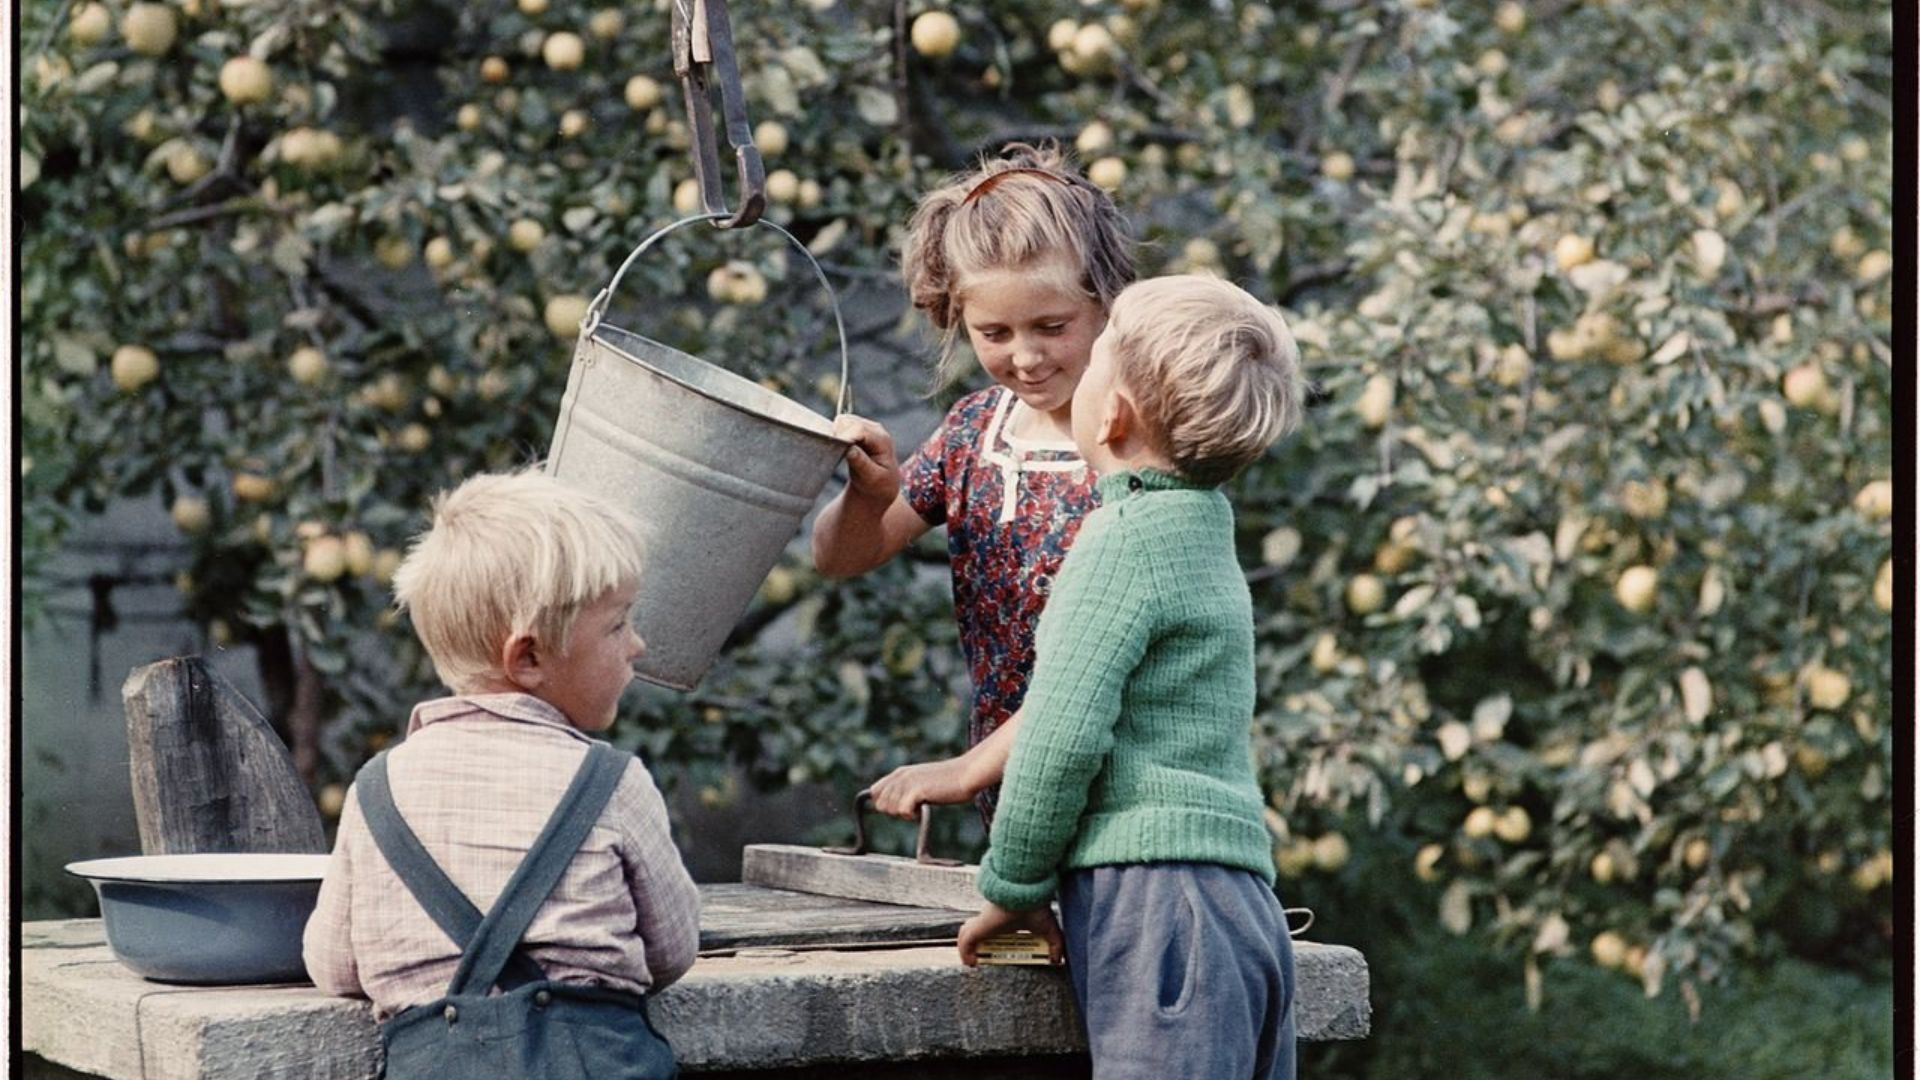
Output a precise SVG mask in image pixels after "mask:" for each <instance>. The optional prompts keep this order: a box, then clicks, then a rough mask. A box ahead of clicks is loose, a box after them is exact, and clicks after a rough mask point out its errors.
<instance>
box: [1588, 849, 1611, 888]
mask: <svg viewBox="0 0 1920 1080" xmlns="http://www.w3.org/2000/svg"><path fill="white" fill-rule="evenodd" d="M1587 872H1588V873H1590V874H1592V875H1593V880H1595V881H1597V882H1599V883H1600V884H1602V885H1605V884H1607V883H1608V882H1610V881H1612V880H1613V874H1614V865H1613V856H1612V855H1609V854H1607V853H1606V852H1604V851H1602V852H1600V853H1599V854H1597V855H1595V856H1594V857H1593V861H1592V862H1590V863H1588V864H1587Z"/></svg>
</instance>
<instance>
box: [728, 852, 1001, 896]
mask: <svg viewBox="0 0 1920 1080" xmlns="http://www.w3.org/2000/svg"><path fill="white" fill-rule="evenodd" d="M977 869H978V868H977V867H974V866H971V865H961V866H928V865H926V864H925V863H920V862H915V861H914V860H912V859H908V858H903V857H901V856H899V855H875V854H872V853H868V854H866V855H835V854H832V853H830V852H826V851H822V850H821V849H819V848H816V847H802V846H799V845H796V844H748V845H747V846H746V847H745V848H744V849H742V855H741V863H740V880H741V881H742V882H744V883H746V884H749V885H759V886H762V887H765V888H769V889H788V890H792V891H794V892H803V893H814V894H817V895H820V896H839V897H845V898H847V899H850V900H871V901H875V902H877V903H882V904H902V905H905V906H908V907H922V908H948V909H952V910H955V911H965V912H977V911H979V910H980V905H981V904H982V903H983V902H984V901H983V900H982V899H981V897H980V892H979V890H978V889H976V888H974V885H973V876H974V872H975V871H976V870H977Z"/></svg>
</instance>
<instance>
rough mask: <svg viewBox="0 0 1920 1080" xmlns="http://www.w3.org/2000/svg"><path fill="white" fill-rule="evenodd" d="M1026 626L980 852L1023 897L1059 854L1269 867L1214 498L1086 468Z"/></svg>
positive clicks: (1026, 903) (1266, 871) (1228, 518)
mask: <svg viewBox="0 0 1920 1080" xmlns="http://www.w3.org/2000/svg"><path fill="white" fill-rule="evenodd" d="M1098 486H1099V489H1100V498H1101V506H1100V508H1099V509H1098V510H1095V511H1094V512H1093V513H1091V514H1089V515H1087V519H1086V521H1085V523H1083V524H1082V525H1081V527H1080V535H1079V537H1078V538H1077V539H1076V540H1075V541H1074V543H1073V549H1072V550H1071V551H1069V552H1068V553H1067V558H1066V560H1065V562H1064V563H1063V564H1062V565H1061V567H1060V572H1059V573H1058V574H1057V575H1056V576H1055V579H1054V586H1053V593H1052V595H1051V596H1050V597H1049V598H1048V599H1047V607H1046V610H1045V611H1044V612H1043V613H1042V614H1041V616H1040V625H1039V628H1038V629H1037V630H1036V631H1035V635H1034V637H1035V641H1034V645H1035V660H1034V668H1033V680H1032V682H1031V684H1030V685H1029V687H1028V689H1027V696H1026V702H1025V704H1024V706H1023V712H1024V713H1025V716H1024V718H1023V719H1022V720H1021V722H1020V731H1019V733H1018V735H1016V736H1015V738H1014V746H1013V754H1012V756H1011V757H1010V758H1009V759H1008V761H1007V773H1006V777H1005V779H1004V781H1003V782H1002V784H1001V788H1000V800H999V806H998V808H997V809H996V810H995V813H994V821H993V836H992V846H991V848H990V850H988V852H987V857H986V859H985V861H984V862H982V864H981V866H980V876H979V887H980V893H981V895H982V896H985V897H986V898H987V899H988V900H991V901H993V902H994V903H996V904H999V905H1000V906H1002V907H1006V908H1013V909H1021V908H1031V907H1036V906H1038V905H1040V904H1042V903H1045V902H1046V900H1047V899H1048V897H1050V896H1052V895H1053V892H1054V888H1055V886H1056V884H1057V882H1058V877H1059V873H1060V871H1061V870H1062V869H1068V870H1079V869H1086V868H1088V867H1094V866H1111V865H1115V864H1123V863H1142V862H1162V861H1184V862H1205V863H1219V864H1222V865H1226V866H1236V867H1243V868H1245V869H1247V870H1251V871H1253V872H1254V873H1257V874H1259V875H1260V876H1262V877H1263V878H1265V879H1266V880H1267V881H1268V882H1269V883H1271V882H1272V881H1273V876H1274V875H1273V850H1272V846H1271V845H1272V840H1271V838H1270V837H1269V835H1268V833H1267V829H1266V824H1265V821H1264V819H1263V817H1262V813H1261V809H1262V808H1261V800H1260V788H1259V785H1258V783H1257V782H1256V781H1255V780H1254V770H1253V754H1252V745H1251V741H1250V728H1251V725H1252V721H1253V695H1254V687H1253V602H1252V598H1251V597H1250V596H1249V595H1248V592H1247V583H1246V578H1245V577H1244V576H1243V575H1242V573H1241V571H1240V564H1239V561H1238V559H1237V558H1236V557H1235V555H1234V545H1233V510H1232V508H1231V507H1229V506H1228V504H1227V499H1226V496H1224V495H1222V494H1221V493H1220V492H1218V491H1216V490H1213V489H1210V488H1199V487H1196V486H1194V485H1192V484H1190V483H1188V482H1187V481H1185V480H1182V479H1180V478H1178V477H1174V476H1170V475H1167V474H1165V473H1161V472H1156V471H1152V470H1141V471H1138V472H1118V473H1110V474H1108V475H1106V476H1103V477H1101V478H1100V480H1099V482H1098Z"/></svg>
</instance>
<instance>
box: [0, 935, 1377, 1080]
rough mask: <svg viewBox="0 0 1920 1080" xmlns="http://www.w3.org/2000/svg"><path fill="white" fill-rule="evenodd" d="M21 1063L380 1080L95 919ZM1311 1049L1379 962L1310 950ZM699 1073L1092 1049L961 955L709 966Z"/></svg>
mask: <svg viewBox="0 0 1920 1080" xmlns="http://www.w3.org/2000/svg"><path fill="white" fill-rule="evenodd" d="M21 938H22V942H21V943H22V950H21V953H20V973H21V1000H20V1002H19V1005H20V1014H21V1025H22V1040H23V1049H25V1050H26V1051H28V1052H30V1053H34V1054H38V1055H40V1056H41V1057H43V1058H45V1059H47V1060H48V1061H51V1062H54V1063H56V1064H59V1065H64V1066H66V1067H68V1068H71V1069H76V1070H79V1071H80V1072H83V1073H87V1074H91V1075H94V1076H100V1077H109V1078H114V1080H119V1078H126V1080H360V1078H366V1080H372V1078H373V1077H375V1076H377V1075H378V1070H379V1050H378V1037H377V1034H376V1027H375V1025H374V1023H373V1015H372V1011H371V1010H370V1009H369V1008H368V1006H367V1005H366V1003H365V1002H361V1001H352V1000H347V999H342V998H336V997H330V996H328V995H325V994H322V993H321V992H320V991H318V990H316V989H314V988H313V987H311V986H276V987H184V986H168V985H165V984H162V983H153V982H148V981H147V980H145V979H142V978H140V977H139V976H137V975H135V974H133V973H132V972H131V971H128V970H127V969H126V968H124V967H122V966H120V964H119V962H118V961H116V960H114V958H113V955H112V953H111V952H109V951H108V949H107V946H106V941H105V938H104V936H103V934H102V931H101V926H100V923H99V921H98V920H92V919H86V920H73V921H67V922H41V923H28V924H26V925H25V926H23V927H22V932H21ZM1295 957H1296V968H1297V971H1298V975H1299V991H1298V994H1299V997H1298V1004H1297V1008H1298V1009H1299V1031H1300V1037H1301V1038H1302V1039H1306V1040H1330V1039H1358V1038H1363V1037H1365V1036H1366V1034H1367V1029H1368V1024H1369V1022H1370V1017H1371V1009H1370V1006H1369V1004H1368V998H1367V991H1368V975H1367V965H1366V960H1365V958H1363V957H1362V956H1361V955H1360V953H1359V952H1357V951H1355V950H1353V949H1350V948H1345V947H1343V946H1336V945H1318V944H1311V943H1306V942H1298V943H1296V945H1295ZM652 1015H653V1019H654V1023H655V1024H656V1026H658V1027H659V1028H660V1030H661V1032H662V1033H663V1034H665V1035H666V1036H667V1038H668V1039H669V1040H670V1041H671V1042H672V1043H673V1046H674V1051H675V1053H676V1055H677V1056H678V1057H679V1059H680V1063H681V1066H682V1068H683V1069H685V1070H686V1071H687V1072H689V1073H698V1072H703V1071H713V1070H720V1069H760V1068H766V1069H774V1068H790V1067H798V1066H808V1065H821V1064H828V1063H833V1062H877V1061H903V1060H910V1059H914V1058H924V1059H953V1058H963V1057H974V1056H983V1055H1002V1056H1005V1055H1050V1054H1065V1053H1072V1052H1074V1051H1077V1050H1080V1049H1082V1044H1081V1041H1080V1036H1079V1029H1078V1024H1077V1023H1076V1021H1075V1018H1074V1011H1073V1000H1072V996H1071V993H1070V992H1069V990H1068V987H1067V979H1066V975H1065V973H1064V972H1061V971H1057V970H1049V969H1041V968H981V969H976V970H969V969H967V968H963V967H961V966H960V965H959V964H958V962H957V961H956V960H955V959H954V955H953V950H952V948H951V947H945V946H943V947H939V948H906V949H900V948H895V949H873V950H861V951H848V952H833V951H822V952H790V953H784V954H782V953H781V952H780V951H779V950H755V951H753V952H751V953H749V954H748V955H743V956H734V957H726V958H716V959H703V960H701V961H700V962H699V964H698V965H696V966H695V968H694V970H693V971H692V972H690V973H689V974H688V975H687V976H686V978H684V979H682V980H681V981H680V982H679V983H677V984H675V985H674V986H672V987H669V988H668V989H667V990H665V991H663V992H662V993H661V994H660V995H659V997H657V998H655V999H654V1002H653V1014H652Z"/></svg>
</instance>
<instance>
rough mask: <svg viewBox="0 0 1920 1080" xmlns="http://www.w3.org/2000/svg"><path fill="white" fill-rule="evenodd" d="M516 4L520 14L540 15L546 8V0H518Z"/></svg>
mask: <svg viewBox="0 0 1920 1080" xmlns="http://www.w3.org/2000/svg"><path fill="white" fill-rule="evenodd" d="M517 6H518V7H519V8H520V14H522V15H540V14H544V13H545V12H546V10H547V0H518V3H517Z"/></svg>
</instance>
